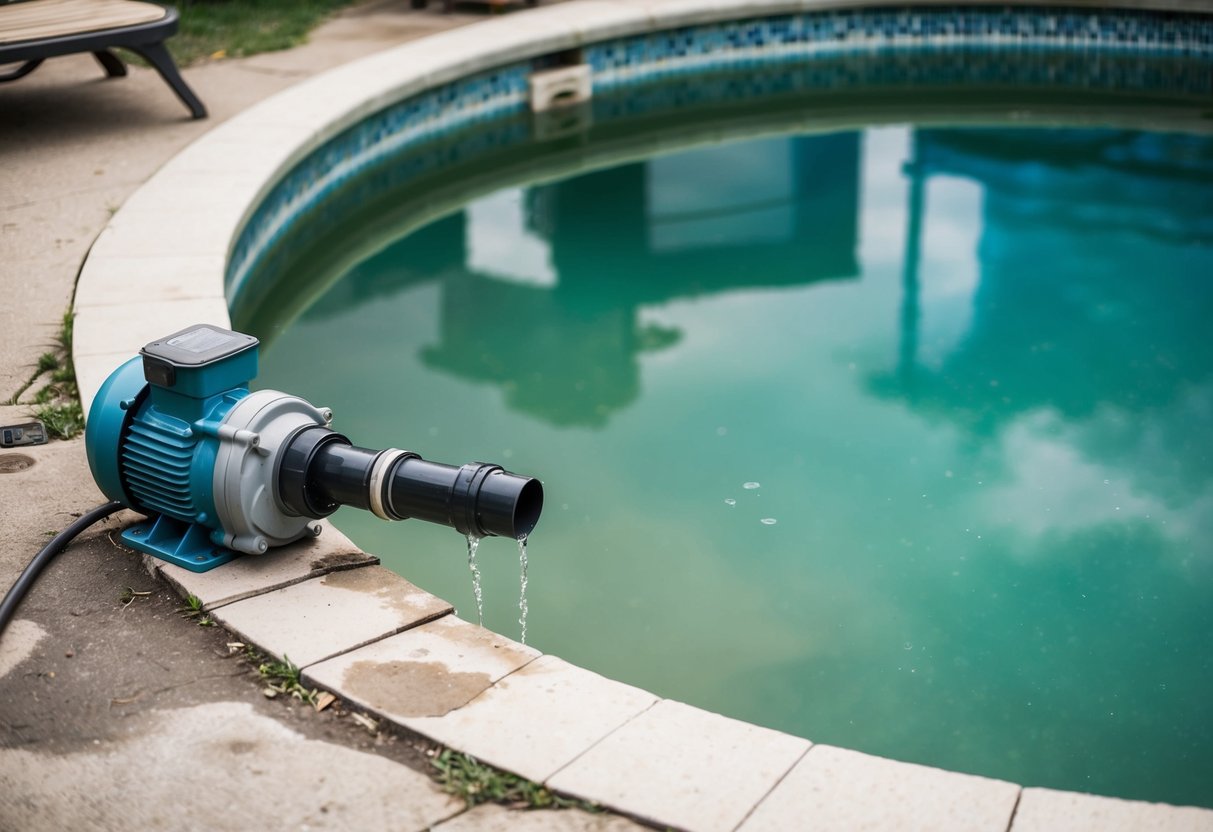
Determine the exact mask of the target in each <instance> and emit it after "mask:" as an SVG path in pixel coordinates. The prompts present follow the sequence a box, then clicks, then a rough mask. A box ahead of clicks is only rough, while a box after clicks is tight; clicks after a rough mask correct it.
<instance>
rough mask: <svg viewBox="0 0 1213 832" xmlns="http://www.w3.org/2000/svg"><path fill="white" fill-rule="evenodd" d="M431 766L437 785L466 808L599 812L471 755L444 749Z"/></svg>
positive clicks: (590, 804)
mask: <svg viewBox="0 0 1213 832" xmlns="http://www.w3.org/2000/svg"><path fill="white" fill-rule="evenodd" d="M430 764H431V765H432V766H433V767H434V768H436V769H437V770H438V774H437V777H438V782H439V783H440V784H441V785H442V790H443V791H445V792H446V793H447V794H453V795H456V796H457V797H461V798H463V800H464V802H466V803H467V805H468V808H471V807H473V806H476V805H479V804H481V803H502V804H505V805H507V806H510V807H512V808H515V809H573V808H577V809H582V810H585V811H587V812H597V811H601V810H600V808H599V807H598V806H596V805H595V804H593V803H589V802H587V801H584V800H572V799H570V798H567V797H561V796H560V795H558V794H555V793H554V792H552V791H551V790H550V789H548V788H547V787H546V786H541V785H539V784H538V783H534V782H532V781H530V780H526V779H524V778H522V777H519V776H518V775H516V774H510V773H509V772H505V771H500V770H498V769H495V768H493V767H492V766H486V765H485V764H484V763H482V762H480V761H479V760H477V759H476V758H475V757H472V756H471V755H468V754H464V753H462V752H460V751H452V750H451V749H449V748H444V749H443V750H442V751H439V752H438V753H437V754H435V755H434V757H433V759H432V760H430Z"/></svg>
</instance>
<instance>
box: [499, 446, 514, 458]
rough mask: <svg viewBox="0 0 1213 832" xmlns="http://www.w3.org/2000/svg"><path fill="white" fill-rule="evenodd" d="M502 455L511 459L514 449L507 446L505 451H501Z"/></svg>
mask: <svg viewBox="0 0 1213 832" xmlns="http://www.w3.org/2000/svg"><path fill="white" fill-rule="evenodd" d="M501 455H502V456H503V457H505V458H506V459H509V458H510V457H512V456H513V455H514V449H513V448H506V449H505V450H504V451H502V452H501Z"/></svg>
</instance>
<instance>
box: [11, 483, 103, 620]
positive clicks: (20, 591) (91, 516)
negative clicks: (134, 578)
mask: <svg viewBox="0 0 1213 832" xmlns="http://www.w3.org/2000/svg"><path fill="white" fill-rule="evenodd" d="M124 508H126V506H124V505H123V504H122V503H119V502H117V501H115V502H112V503H106V504H105V505H102V506H97V507H96V508H95V509H92V510H91V511H87V512H85V513H84V514H82V515H80V518H79V519H78V520H76V521H75V522H74V523H72V524H71V525H70V526H68V527H67V528H66V529H64V530H63V531H61V532H59V534H57V535H55V536H54V537H53V538H52V539H51V542H50V543H48V544H46V545H45V546H43V547H42V551H40V552H38V554H36V555H34V559H33V560H31V561H30V562H29V566H27V567H25V571H24V572H22V573H21V576H20V577H19V578H17V582H16V583H14V584H13V587H12V589H10V590H9V591H8V594H6V595H5V596H4V600H3V601H0V635H3V633H4V630H5V628H6V627H8V622H9V620H10V619H12V617H13V615H14V614H15V613H16V612H17V607H18V606H20V604H21V600H22V599H23V598H25V594H26V593H27V592H29V590H30V587H32V586H33V585H34V581H36V580H38V575H39V573H41V572H42V570H43V569H45V568H46V565H47V564H48V563H50V562H51V561H52V560H53V559H54V557H55V555H57V554H59V553H60V552H62V551H63V550H64V549H66V548H67V544H69V543H71V542H72V540H74V539H75V537H76V535H78V534H80V532H82V531H84V530H85V529H87V528H88V527H89V526H91V525H93V524H94V523H96V522H97V521H98V520H103V519H105V518H106V517H109V516H110V515H111V514H113V513H114V512H116V511H121V510H122V509H124Z"/></svg>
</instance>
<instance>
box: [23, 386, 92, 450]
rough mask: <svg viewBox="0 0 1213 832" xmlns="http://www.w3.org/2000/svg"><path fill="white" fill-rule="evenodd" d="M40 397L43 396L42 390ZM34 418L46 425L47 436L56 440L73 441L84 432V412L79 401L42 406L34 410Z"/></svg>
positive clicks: (39, 392)
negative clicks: (72, 439) (73, 438)
mask: <svg viewBox="0 0 1213 832" xmlns="http://www.w3.org/2000/svg"><path fill="white" fill-rule="evenodd" d="M72 392H73V394H74V393H75V391H74V390H73V391H72ZM38 395H39V396H42V395H43V394H42V391H41V390H39V391H38ZM34 418H35V419H37V420H38V421H39V422H41V423H42V424H44V425H45V426H46V432H47V434H48V435H50V436H52V437H54V438H55V439H71V438H72V437H73V436H75V435H76V434H78V433H79V432H80V431H82V430H84V411H83V410H81V409H80V402H78V401H71V402H63V403H58V404H41V405H39V406H38V407H35V408H34Z"/></svg>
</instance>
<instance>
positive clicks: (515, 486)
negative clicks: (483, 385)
mask: <svg viewBox="0 0 1213 832" xmlns="http://www.w3.org/2000/svg"><path fill="white" fill-rule="evenodd" d="M257 355H258V341H257V339H256V338H254V337H252V336H250V335H245V334H243V333H239V332H232V331H230V330H226V329H222V328H220V327H215V326H211V325H208V324H198V325H195V326H192V327H188V328H186V329H184V330H181V331H180V332H176V333H173V334H172V335H169V336H167V337H165V338H161V339H159V340H156V341H153V342H151V343H150V344H148V345H147V346H145V347H144V348H143V349H142V350H141V351H140V355H139V356H138V357H135V358H132V359H131V360H130V361H128V362H126V363H125V364H123V365H122V366H121V367H119V368H118V369H117V370H115V371H114V372H113V373H112V374H111V375H110V377H109V378H108V379H106V381H105V383H104V384H102V386H101V389H100V391H99V392H98V393H97V397H96V398H95V399H94V401H93V405H92V407H91V408H90V410H89V419H88V425H87V428H86V432H85V446H86V451H87V454H88V461H89V467H90V468H91V469H92V472H93V477H94V479H95V480H96V481H97V485H98V486H99V487H100V488H101V490H102V491H103V492H104V493H105V494H106V496H108V497H109V498H110V499H112V500H117V501H119V502H121V503H123V504H124V505H126V506H128V507H130V508H132V509H134V510H135V511H138V512H140V513H142V514H146V515H148V517H149V520H148V521H146V522H143V523H138V524H136V525H134V526H132V527H130V528H128V529H127V530H126V531H124V532H123V533H122V539H123V541H124V542H125V543H126V544H127V545H129V546H131V547H132V548H134V549H137V550H139V551H142V552H146V553H148V554H151V555H154V556H156V557H158V558H161V559H163V560H166V561H168V562H170V563H175V564H177V565H179V566H182V567H184V568H186V569H189V570H191V571H195V572H202V571H205V570H207V569H210V568H212V567H214V566H217V565H219V564H221V563H224V562H225V561H228V560H230V559H232V558H233V557H235V556H236V554H237V553H242V554H251V555H256V554H261V553H264V552H266V551H267V550H268V549H270V548H271V547H274V546H280V545H283V544H286V543H290V542H291V541H294V540H297V539H299V538H301V537H303V536H305V535H309V534H312V535H314V534H319V533H320V525H319V524H318V523H316V522H315V521H316V520H318V519H320V518H322V517H326V516H328V515H329V514H332V513H333V512H334V511H336V510H337V508H338V507H340V506H342V505H353V506H356V507H358V508H364V509H368V510H371V511H373V512H374V513H375V514H376V515H378V516H380V517H382V518H384V519H389V520H402V519H405V518H408V517H417V518H420V519H423V520H428V521H431V522H436V523H441V524H443V525H447V526H451V527H453V528H455V529H457V530H458V531H460V532H462V533H464V534H471V535H476V536H485V535H507V536H512V537H525V536H526V535H527V534H529V533H530V532H531V530H532V529H533V528H534V526H535V524H536V523H537V522H538V520H539V514H540V512H541V511H542V506H543V489H542V486H541V485H540V484H539V482H538V480H535V479H531V478H528V477H519V476H516V475H514V474H510V473H508V472H506V471H504V470H503V469H502V468H501V467H500V466H498V465H492V464H488V463H469V464H468V465H464V466H461V467H455V466H450V465H443V464H441V463H435V462H429V461H427V460H424V459H422V458H421V457H420V456H418V455H417V454H415V453H411V452H407V451H401V450H398V449H395V448H390V449H387V450H383V451H376V450H370V449H366V448H359V447H356V446H354V445H353V444H352V443H351V442H350V441H349V440H348V439H347V438H346V437H344V436H342V435H341V434H339V433H336V432H335V431H333V430H331V429H330V427H329V425H330V423H331V422H332V412H331V411H330V410H328V409H327V408H318V407H315V406H314V405H312V404H310V403H308V402H307V401H305V400H303V399H301V398H299V397H298V396H293V395H290V394H287V393H281V392H278V391H276V390H259V391H256V392H250V391H249V389H248V383H249V381H250V380H252V379H253V378H254V377H256V375H257Z"/></svg>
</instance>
